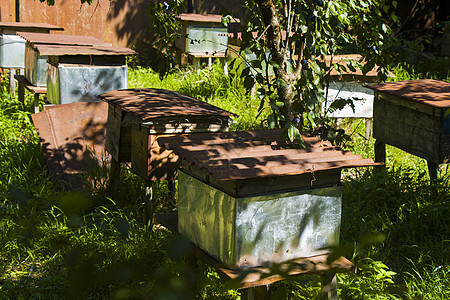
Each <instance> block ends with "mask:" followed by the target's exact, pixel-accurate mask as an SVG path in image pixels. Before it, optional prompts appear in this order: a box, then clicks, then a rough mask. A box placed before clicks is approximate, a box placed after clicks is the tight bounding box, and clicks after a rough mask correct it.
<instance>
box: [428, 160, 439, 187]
mask: <svg viewBox="0 0 450 300" xmlns="http://www.w3.org/2000/svg"><path fill="white" fill-rule="evenodd" d="M427 164H428V174H429V175H430V182H433V181H436V180H437V173H438V167H439V165H438V164H435V163H433V162H430V161H427Z"/></svg>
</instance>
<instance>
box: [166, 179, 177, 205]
mask: <svg viewBox="0 0 450 300" xmlns="http://www.w3.org/2000/svg"><path fill="white" fill-rule="evenodd" d="M167 188H168V190H169V201H170V202H171V203H172V204H173V205H174V206H176V204H177V203H176V201H175V194H176V191H175V180H173V179H171V180H167Z"/></svg>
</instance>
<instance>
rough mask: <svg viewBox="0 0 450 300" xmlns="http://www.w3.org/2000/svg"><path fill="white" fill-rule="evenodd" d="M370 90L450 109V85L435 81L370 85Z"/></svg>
mask: <svg viewBox="0 0 450 300" xmlns="http://www.w3.org/2000/svg"><path fill="white" fill-rule="evenodd" d="M366 87H367V88H369V89H372V90H375V91H378V92H380V93H387V94H391V95H395V96H398V97H401V98H404V99H407V100H411V101H416V102H419V103H423V104H426V105H429V106H432V107H437V108H447V107H450V83H448V82H445V81H440V80H434V79H419V80H404V81H395V82H385V83H380V84H369V85H367V86H366Z"/></svg>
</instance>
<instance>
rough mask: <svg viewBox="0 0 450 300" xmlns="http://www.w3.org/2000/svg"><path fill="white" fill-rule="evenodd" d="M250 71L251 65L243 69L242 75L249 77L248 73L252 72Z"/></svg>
mask: <svg viewBox="0 0 450 300" xmlns="http://www.w3.org/2000/svg"><path fill="white" fill-rule="evenodd" d="M250 71H251V69H250V67H247V68H245V69H244V70H242V72H241V76H242V77H247V76H248V74H250Z"/></svg>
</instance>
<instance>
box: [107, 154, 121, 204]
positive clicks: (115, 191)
mask: <svg viewBox="0 0 450 300" xmlns="http://www.w3.org/2000/svg"><path fill="white" fill-rule="evenodd" d="M109 176H110V178H109V186H108V195H109V196H110V197H111V198H115V197H117V196H118V195H119V182H120V163H119V162H118V161H117V160H115V159H114V158H111V169H110V174H109Z"/></svg>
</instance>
